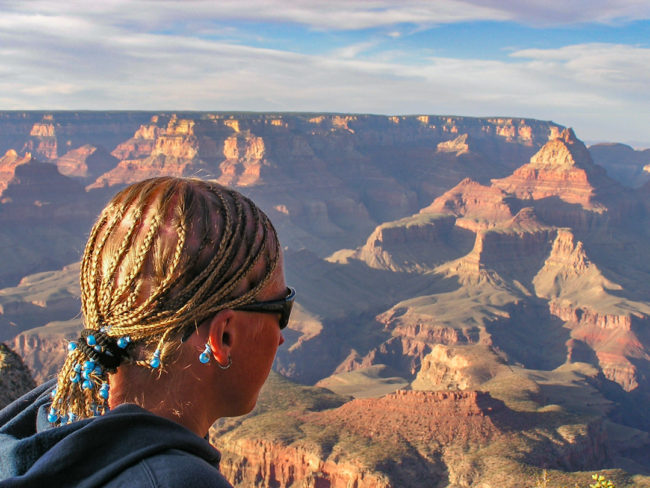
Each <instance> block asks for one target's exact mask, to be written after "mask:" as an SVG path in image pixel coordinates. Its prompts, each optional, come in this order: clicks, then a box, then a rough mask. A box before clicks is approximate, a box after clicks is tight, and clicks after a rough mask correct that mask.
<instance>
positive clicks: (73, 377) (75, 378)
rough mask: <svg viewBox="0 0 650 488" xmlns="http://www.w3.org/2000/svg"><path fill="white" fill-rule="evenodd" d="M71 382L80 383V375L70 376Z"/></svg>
mask: <svg viewBox="0 0 650 488" xmlns="http://www.w3.org/2000/svg"><path fill="white" fill-rule="evenodd" d="M70 381H71V382H72V383H79V373H74V374H71V375H70Z"/></svg>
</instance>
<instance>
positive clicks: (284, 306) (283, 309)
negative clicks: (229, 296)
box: [233, 286, 296, 329]
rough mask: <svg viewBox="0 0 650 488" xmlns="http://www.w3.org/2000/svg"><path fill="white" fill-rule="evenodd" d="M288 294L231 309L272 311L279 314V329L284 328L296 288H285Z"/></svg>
mask: <svg viewBox="0 0 650 488" xmlns="http://www.w3.org/2000/svg"><path fill="white" fill-rule="evenodd" d="M287 291H288V294H287V296H286V297H284V298H280V299H278V300H269V301H266V302H252V303H246V304H244V305H240V306H239V307H235V308H233V310H239V311H241V312H259V313H273V314H279V315H280V321H279V323H278V325H279V326H280V329H284V328H285V327H286V326H287V324H288V323H289V316H290V315H291V307H293V301H294V299H295V298H296V290H294V289H293V288H291V287H290V286H289V287H288V288H287Z"/></svg>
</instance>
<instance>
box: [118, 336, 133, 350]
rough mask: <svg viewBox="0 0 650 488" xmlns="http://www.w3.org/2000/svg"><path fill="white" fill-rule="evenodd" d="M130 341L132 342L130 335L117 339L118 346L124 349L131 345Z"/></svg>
mask: <svg viewBox="0 0 650 488" xmlns="http://www.w3.org/2000/svg"><path fill="white" fill-rule="evenodd" d="M129 342H131V338H130V337H129V336H124V337H120V338H119V339H118V340H117V347H119V348H120V349H124V348H126V346H128V345H129Z"/></svg>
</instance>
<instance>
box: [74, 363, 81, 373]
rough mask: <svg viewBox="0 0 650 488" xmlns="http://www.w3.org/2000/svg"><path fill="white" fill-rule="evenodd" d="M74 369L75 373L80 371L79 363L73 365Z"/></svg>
mask: <svg viewBox="0 0 650 488" xmlns="http://www.w3.org/2000/svg"><path fill="white" fill-rule="evenodd" d="M74 370H75V371H76V372H77V373H81V364H79V363H77V364H75V365H74Z"/></svg>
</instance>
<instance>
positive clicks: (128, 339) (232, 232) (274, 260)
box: [51, 178, 281, 421]
mask: <svg viewBox="0 0 650 488" xmlns="http://www.w3.org/2000/svg"><path fill="white" fill-rule="evenodd" d="M280 254H281V253H280V248H279V243H278V239H277V235H276V233H275V230H274V228H273V226H272V224H271V223H270V221H269V220H268V218H267V217H266V215H265V214H264V213H263V212H262V211H261V210H259V209H258V208H257V207H256V206H255V204H254V203H253V202H251V201H250V200H249V199H247V198H246V197H244V196H242V195H241V194H240V193H238V192H236V191H234V190H231V189H227V188H224V187H222V186H220V185H217V184H215V183H210V182H204V181H201V180H194V179H180V178H154V179H150V180H146V181H143V182H140V183H136V184H134V185H131V186H129V187H127V188H126V189H124V190H122V191H121V192H120V193H118V194H117V195H116V196H115V197H114V198H113V199H112V200H111V201H110V202H109V203H108V205H107V206H106V208H105V209H104V210H103V212H102V213H101V215H100V216H99V218H98V220H97V222H96V224H95V226H94V227H93V229H92V231H91V233H90V236H89V238H88V243H87V245H86V249H85V252H84V256H83V260H82V265H81V277H80V280H81V299H82V311H83V315H84V322H85V329H84V331H83V332H82V335H81V338H80V340H79V341H77V342H76V343H71V346H70V348H71V351H70V353H69V355H68V358H67V360H66V363H65V364H64V366H63V368H62V370H61V372H60V373H59V378H58V384H57V389H56V392H55V396H54V401H53V404H52V405H53V409H54V411H53V412H52V416H51V417H52V419H54V418H55V417H57V416H59V417H62V418H63V420H66V416H67V418H68V419H69V418H70V415H69V414H70V413H72V414H73V416H74V417H76V418H81V417H88V416H92V415H93V414H96V413H98V412H99V413H101V412H102V411H103V409H104V408H105V405H106V399H107V397H108V386H107V385H105V384H106V379H107V376H106V372H107V370H108V371H110V372H112V371H114V370H115V368H116V367H117V365H119V364H121V363H122V362H123V361H129V362H131V363H134V364H137V365H139V366H142V367H145V368H153V369H162V368H164V366H165V363H166V361H168V360H170V359H171V358H172V357H173V353H174V350H175V349H176V348H177V347H178V345H179V343H180V338H181V336H183V335H184V334H183V333H184V332H185V331H187V330H190V329H191V328H196V327H197V326H198V325H200V324H201V323H202V322H204V321H205V320H206V319H208V318H210V317H211V316H214V315H215V314H216V313H217V312H219V311H222V310H225V309H233V308H237V307H238V306H240V305H244V304H247V303H250V302H253V301H255V300H256V298H257V297H258V295H259V294H260V292H261V291H262V290H263V289H264V288H265V286H266V285H267V284H268V283H269V281H270V280H271V279H272V278H273V276H274V271H275V270H276V268H277V267H278V266H279V261H280V259H281V256H280ZM276 274H277V273H276ZM74 417H73V418H74ZM54 420H55V421H56V419H54Z"/></svg>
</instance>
